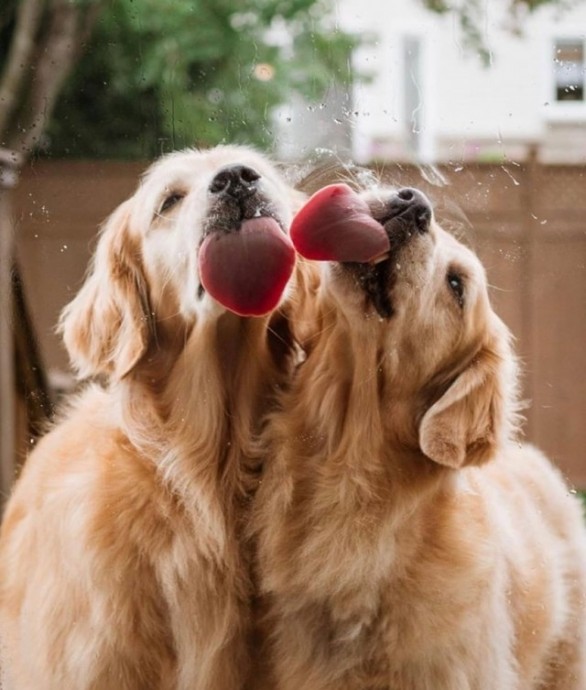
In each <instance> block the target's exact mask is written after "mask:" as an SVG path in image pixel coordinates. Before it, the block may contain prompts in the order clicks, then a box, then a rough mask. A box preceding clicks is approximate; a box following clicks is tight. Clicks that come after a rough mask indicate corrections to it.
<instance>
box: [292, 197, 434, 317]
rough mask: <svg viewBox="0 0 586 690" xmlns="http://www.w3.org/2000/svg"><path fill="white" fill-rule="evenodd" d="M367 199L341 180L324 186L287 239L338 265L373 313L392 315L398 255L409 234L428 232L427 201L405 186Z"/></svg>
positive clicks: (312, 255) (301, 249) (300, 249)
mask: <svg viewBox="0 0 586 690" xmlns="http://www.w3.org/2000/svg"><path fill="white" fill-rule="evenodd" d="M365 198H367V197H366V195H364V196H363V195H360V194H357V193H356V192H354V191H352V189H350V188H349V187H348V186H347V185H344V184H336V185H330V186H329V187H324V188H323V189H321V190H320V191H318V192H316V194H314V195H313V196H312V197H311V198H310V199H309V201H308V202H307V204H306V205H305V206H304V207H303V209H301V211H300V212H299V213H298V214H297V216H296V217H295V219H294V220H293V223H292V225H291V238H292V240H293V243H294V245H295V247H296V249H297V251H298V252H299V253H300V254H301V255H302V256H305V257H306V258H308V259H314V260H318V261H319V260H321V261H330V262H335V263H336V264H338V265H339V270H338V272H342V273H343V274H344V275H345V276H348V275H349V276H351V277H352V278H353V280H354V281H355V282H356V283H357V284H358V286H359V288H360V289H361V290H363V291H364V293H365V295H366V298H367V302H368V303H369V304H371V305H372V306H373V307H374V309H375V310H376V312H377V313H378V314H379V315H380V316H381V317H383V318H390V317H391V316H392V315H393V313H394V309H393V304H392V300H391V293H392V287H393V284H394V283H395V281H396V278H397V273H398V269H399V261H398V259H399V256H400V254H401V252H402V250H403V248H404V247H405V245H407V244H408V243H409V242H410V240H411V239H412V238H413V237H415V236H417V235H421V234H425V233H427V232H428V230H429V228H430V223H431V218H432V210H431V204H430V203H429V201H428V200H427V198H426V197H425V195H424V194H423V193H422V192H420V191H418V190H416V189H412V188H409V187H405V188H403V189H399V190H398V191H396V192H393V193H392V194H389V195H388V198H387V199H385V200H384V201H381V200H380V198H377V199H376V200H372V201H371V203H368V202H367V201H366V200H365Z"/></svg>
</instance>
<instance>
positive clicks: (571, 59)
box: [553, 39, 586, 102]
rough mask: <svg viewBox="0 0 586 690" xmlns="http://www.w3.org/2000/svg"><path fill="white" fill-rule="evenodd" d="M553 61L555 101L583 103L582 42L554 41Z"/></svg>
mask: <svg viewBox="0 0 586 690" xmlns="http://www.w3.org/2000/svg"><path fill="white" fill-rule="evenodd" d="M553 61H554V84H555V100H556V101H557V102H566V101H579V102H584V71H585V68H586V65H585V64H584V41H583V40H582V39H558V40H556V41H555V47H554V59H553Z"/></svg>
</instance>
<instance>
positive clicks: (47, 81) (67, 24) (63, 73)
mask: <svg viewBox="0 0 586 690" xmlns="http://www.w3.org/2000/svg"><path fill="white" fill-rule="evenodd" d="M100 4H101V0H95V2H94V3H93V4H92V5H90V7H89V8H88V9H87V12H86V13H85V14H84V11H83V9H82V7H81V6H80V5H79V4H77V3H72V2H70V1H69V0H53V3H52V7H51V23H50V25H49V27H48V29H47V31H46V39H45V43H44V45H43V46H42V48H41V50H40V52H39V58H38V59H37V61H36V62H37V64H36V75H35V78H34V80H33V82H32V84H31V88H30V98H29V102H28V105H27V108H26V110H27V112H28V116H27V117H26V120H25V122H24V125H23V126H22V127H20V128H19V131H18V132H16V133H15V135H14V137H13V139H12V141H11V148H13V149H14V150H16V151H19V152H20V153H22V154H24V155H25V156H26V155H27V154H28V153H29V152H30V151H31V150H32V149H33V148H34V147H35V146H36V145H37V144H38V143H39V141H40V138H41V136H42V133H43V131H44V129H45V126H46V124H47V122H48V120H49V118H50V117H51V113H52V112H53V108H54V106H55V102H56V100H57V96H58V95H59V92H60V90H61V87H62V85H63V82H64V81H65V79H66V78H67V77H68V76H69V73H70V72H71V69H72V67H73V65H74V62H75V59H76V57H77V56H78V55H79V52H78V51H79V42H80V38H81V36H82V35H83V36H87V35H89V32H90V28H91V27H90V26H88V22H89V23H90V24H91V23H93V22H95V19H96V16H97V10H98V9H99V5H100Z"/></svg>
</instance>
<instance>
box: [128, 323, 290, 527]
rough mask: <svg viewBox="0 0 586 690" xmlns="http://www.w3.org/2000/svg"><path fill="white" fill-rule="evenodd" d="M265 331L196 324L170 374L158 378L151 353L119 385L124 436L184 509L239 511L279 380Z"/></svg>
mask: <svg viewBox="0 0 586 690" xmlns="http://www.w3.org/2000/svg"><path fill="white" fill-rule="evenodd" d="M267 325H268V319H267V318H263V319H260V318H259V319H251V318H248V319H247V318H240V317H237V316H234V315H232V314H227V313H226V314H223V315H221V316H220V317H219V318H217V319H208V320H202V321H201V322H198V323H197V322H196V323H195V324H194V325H193V327H192V328H191V330H190V331H189V332H188V333H186V334H185V335H186V340H185V343H184V345H183V347H182V349H181V351H180V352H179V353H178V354H177V355H176V356H175V358H174V361H173V365H172V366H171V367H170V368H169V369H167V370H166V369H165V368H164V366H161V370H160V371H159V372H157V371H156V367H155V366H154V365H153V363H154V362H156V361H157V356H156V353H155V356H154V357H151V358H150V359H149V360H148V362H147V366H146V367H145V368H143V369H142V371H141V370H140V368H139V369H138V370H137V371H136V372H134V373H133V375H131V376H129V377H128V378H127V379H126V380H125V381H123V383H122V387H123V413H124V415H125V418H126V424H125V429H126V433H127V434H128V436H129V438H130V440H131V442H132V443H133V444H134V445H135V446H136V447H138V448H139V450H140V451H141V452H142V453H143V454H144V455H146V456H147V457H148V458H149V459H150V460H151V461H152V462H154V463H155V464H156V465H157V467H158V469H159V471H160V473H161V475H162V476H163V478H164V481H165V482H166V483H167V484H168V485H169V487H170V489H171V490H172V491H173V492H174V493H176V494H177V495H178V496H179V497H181V498H182V499H183V501H184V503H185V505H198V506H199V507H200V508H198V510H200V509H201V506H202V505H205V504H207V508H206V510H208V511H212V512H213V511H215V510H218V511H219V510H226V506H228V507H229V508H227V509H228V510H232V509H234V510H236V509H237V506H238V505H239V504H240V503H242V502H245V501H246V500H247V496H248V493H249V492H250V491H251V487H252V485H253V484H254V483H255V482H256V466H257V464H258V452H257V448H256V438H257V434H258V431H259V429H260V425H261V422H262V418H263V415H264V414H265V412H266V410H267V407H268V406H269V404H270V401H271V398H272V396H273V393H274V389H275V387H276V386H278V385H279V382H280V376H281V372H280V371H279V369H278V367H277V366H276V364H275V362H274V361H273V359H272V358H271V356H270V351H269V345H268V341H267ZM165 356H167V355H166V353H164V352H163V353H161V354H160V360H161V364H162V363H163V360H164V357H165ZM202 486H205V487H206V491H207V494H206V496H203V495H201V494H202V490H201V487H202ZM210 496H212V497H213V498H210ZM223 517H224V518H226V517H227V516H225V515H224V516H223ZM216 519H219V522H216V523H215V524H221V523H222V522H223V520H222V516H216ZM208 522H209V524H210V525H211V524H214V521H213V520H211V519H210V520H209V521H208Z"/></svg>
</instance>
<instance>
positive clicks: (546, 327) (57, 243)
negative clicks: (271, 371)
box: [16, 160, 586, 488]
mask: <svg viewBox="0 0 586 690" xmlns="http://www.w3.org/2000/svg"><path fill="white" fill-rule="evenodd" d="M144 167H145V166H144V165H141V164H134V163H133V164H128V163H112V162H91V163H88V162H65V161H59V162H42V163H37V164H35V165H32V166H31V167H30V168H29V169H28V170H27V171H26V174H25V176H24V179H23V180H22V184H21V185H20V187H19V189H18V192H17V198H16V209H17V214H18V238H17V246H18V259H19V262H20V265H21V267H22V272H23V278H24V283H25V287H26V294H27V297H28V302H29V304H30V307H31V312H32V318H33V322H34V324H35V326H36V330H37V333H38V336H39V340H40V344H41V351H42V355H43V358H44V361H45V363H46V366H47V367H48V368H49V370H50V371H52V372H55V371H59V370H66V369H67V359H66V356H65V353H64V351H63V349H62V347H61V345H60V343H59V340H58V338H57V337H56V336H55V334H54V332H53V328H54V325H55V323H56V320H57V316H58V313H59V311H60V309H61V308H62V307H63V305H64V304H65V303H66V302H67V301H68V300H69V299H71V297H72V296H73V295H74V294H75V292H76V290H77V288H78V287H79V284H80V281H81V279H82V276H83V274H84V271H85V269H86V266H87V262H88V259H89V256H90V253H91V249H92V248H93V242H94V238H95V234H96V230H97V227H98V224H99V223H100V222H101V221H102V220H103V219H104V218H105V217H106V216H107V215H108V213H110V211H112V210H113V209H114V208H115V206H116V205H117V204H118V203H119V202H120V201H121V200H123V199H124V198H125V197H127V196H128V195H129V194H130V193H131V192H132V190H133V188H134V187H135V186H136V184H137V178H138V175H139V173H140V172H141V171H142V170H143V168H144ZM379 171H380V172H381V174H382V175H383V176H384V177H386V178H388V179H390V180H392V181H393V182H394V183H397V184H401V185H413V186H417V187H420V188H422V189H424V191H426V192H427V193H428V195H429V196H430V197H431V198H432V200H433V201H434V202H435V204H436V215H437V217H438V219H439V220H440V221H441V222H443V223H444V224H445V225H447V226H448V227H449V228H451V229H452V230H454V232H456V233H457V234H458V235H459V236H460V237H461V238H462V239H463V240H464V241H465V242H467V243H468V244H470V245H471V246H472V247H473V248H474V249H475V250H476V251H477V252H478V254H479V255H480V257H481V258H482V260H483V261H484V264H485V266H486V268H487V272H488V276H489V280H490V283H491V285H492V300H493V304H494V305H495V308H496V310H497V311H498V312H499V314H500V315H501V316H502V317H503V319H504V320H505V321H506V323H507V324H508V325H509V327H510V328H511V329H512V331H513V333H514V334H515V336H516V338H517V350H518V352H519V354H520V355H521V358H522V361H523V365H524V394H525V396H526V398H527V399H528V401H529V402H530V407H529V408H528V410H527V412H526V416H527V424H526V437H527V438H528V439H529V440H530V441H532V442H534V443H535V444H536V445H538V446H540V447H541V448H543V449H544V450H545V451H546V452H547V453H548V454H549V455H550V457H552V458H553V459H554V460H555V461H556V462H557V463H558V464H559V466H560V467H561V468H562V470H563V471H564V473H565V474H566V475H567V476H568V478H569V479H570V480H571V481H572V482H573V483H574V484H575V485H576V486H579V487H582V488H586V459H585V457H584V456H585V453H584V448H586V423H585V414H586V376H585V375H584V368H585V367H584V365H585V363H586V356H585V350H586V168H584V167H569V166H568V167H564V166H555V167H554V166H544V165H541V164H539V163H538V162H537V161H536V160H531V161H529V162H528V163H526V164H523V165H517V164H512V163H509V164H507V165H477V166H467V167H464V168H460V167H444V168H439V169H438V170H436V169H429V168H427V169H419V168H416V167H405V166H388V167H385V168H379Z"/></svg>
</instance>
